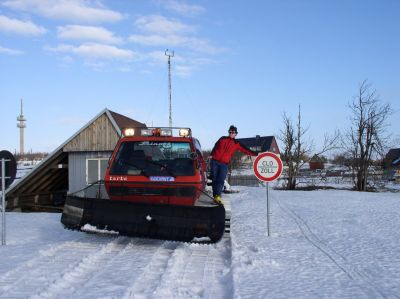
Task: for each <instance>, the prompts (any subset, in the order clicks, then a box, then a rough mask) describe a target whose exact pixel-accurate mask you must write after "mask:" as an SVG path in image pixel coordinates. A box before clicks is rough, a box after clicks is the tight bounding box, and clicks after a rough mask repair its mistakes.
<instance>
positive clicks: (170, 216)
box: [61, 127, 225, 242]
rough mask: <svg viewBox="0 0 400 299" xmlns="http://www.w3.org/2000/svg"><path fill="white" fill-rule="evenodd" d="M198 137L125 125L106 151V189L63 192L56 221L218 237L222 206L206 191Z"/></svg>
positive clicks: (173, 236)
mask: <svg viewBox="0 0 400 299" xmlns="http://www.w3.org/2000/svg"><path fill="white" fill-rule="evenodd" d="M205 169H206V165H205V161H204V160H203V156H202V152H201V147H200V143H199V141H198V140H197V139H196V138H194V137H193V136H192V132H191V129H190V128H170V127H168V128H162V127H156V128H127V129H125V130H124V134H123V136H122V138H120V140H119V141H118V143H117V145H116V147H115V149H114V152H113V154H112V155H111V158H110V161H109V164H108V168H107V170H106V173H105V177H104V181H103V182H97V185H96V186H94V188H97V187H98V186H99V185H102V184H103V183H104V185H103V188H104V189H105V191H106V192H98V194H97V195H96V196H90V197H87V196H85V195H83V196H82V193H83V194H84V192H80V193H81V194H79V195H78V194H75V193H74V194H70V195H68V196H67V199H66V202H65V206H64V210H63V214H62V217H61V222H62V223H63V225H64V226H65V227H66V228H68V229H76V230H81V228H82V227H83V226H85V225H86V224H88V225H90V226H94V227H96V228H98V229H105V230H110V231H115V232H118V233H119V234H120V235H126V236H137V237H148V238H157V239H165V240H177V241H192V240H195V239H196V238H206V239H207V238H208V240H209V242H217V241H219V240H220V239H221V237H222V236H223V233H224V228H225V209H224V206H223V205H219V204H217V203H215V202H214V200H213V199H212V197H210V196H209V195H208V194H207V193H206V192H205V186H206V180H207V178H206V174H205Z"/></svg>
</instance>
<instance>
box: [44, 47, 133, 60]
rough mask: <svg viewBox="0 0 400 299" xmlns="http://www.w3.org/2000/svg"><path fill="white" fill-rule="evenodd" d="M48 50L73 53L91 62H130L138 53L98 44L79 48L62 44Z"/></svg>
mask: <svg viewBox="0 0 400 299" xmlns="http://www.w3.org/2000/svg"><path fill="white" fill-rule="evenodd" d="M46 50H48V51H51V52H59V53H72V54H75V55H78V56H81V57H84V58H86V59H91V60H96V59H104V60H128V61H129V60H132V59H134V58H135V57H136V53H134V52H133V51H131V50H125V49H121V48H118V47H115V46H111V45H104V44H97V43H85V44H82V45H80V46H77V47H75V46H72V45H64V44H62V45H59V46H57V47H55V48H51V47H47V48H46Z"/></svg>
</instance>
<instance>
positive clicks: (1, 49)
mask: <svg viewBox="0 0 400 299" xmlns="http://www.w3.org/2000/svg"><path fill="white" fill-rule="evenodd" d="M0 54H7V55H22V54H24V52H23V51H20V50H14V49H9V48H4V47H2V46H0Z"/></svg>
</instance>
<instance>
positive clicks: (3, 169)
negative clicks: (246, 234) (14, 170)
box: [1, 158, 6, 245]
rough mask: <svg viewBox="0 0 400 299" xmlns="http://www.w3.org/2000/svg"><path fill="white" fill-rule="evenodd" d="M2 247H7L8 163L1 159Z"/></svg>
mask: <svg viewBox="0 0 400 299" xmlns="http://www.w3.org/2000/svg"><path fill="white" fill-rule="evenodd" d="M1 190H2V197H1V216H2V217H1V222H2V226H1V227H2V230H1V245H6V161H5V160H4V158H2V159H1Z"/></svg>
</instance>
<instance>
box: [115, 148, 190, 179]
mask: <svg viewBox="0 0 400 299" xmlns="http://www.w3.org/2000/svg"><path fill="white" fill-rule="evenodd" d="M191 153H192V150H191V147H190V143H189V142H166V141H140V142H130V141H129V142H128V141H127V142H124V143H122V144H121V146H120V148H119V150H118V153H117V155H116V157H115V159H114V162H113V165H112V167H111V174H125V175H145V176H185V175H186V176H187V175H194V171H195V170H194V162H193V159H192V158H191Z"/></svg>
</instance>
